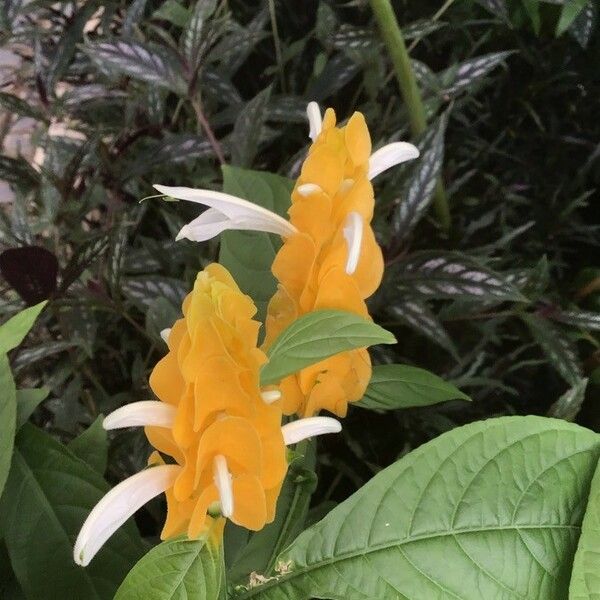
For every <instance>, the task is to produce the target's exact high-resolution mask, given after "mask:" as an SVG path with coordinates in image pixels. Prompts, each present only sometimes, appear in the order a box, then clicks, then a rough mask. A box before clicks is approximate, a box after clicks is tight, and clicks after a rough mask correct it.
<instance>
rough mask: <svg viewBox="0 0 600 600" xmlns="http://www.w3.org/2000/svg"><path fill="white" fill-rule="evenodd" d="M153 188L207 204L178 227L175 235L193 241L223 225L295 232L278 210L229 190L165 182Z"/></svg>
mask: <svg viewBox="0 0 600 600" xmlns="http://www.w3.org/2000/svg"><path fill="white" fill-rule="evenodd" d="M154 188H155V189H156V190H158V191H159V192H160V193H161V194H165V195H166V196H170V197H172V198H177V199H178V200H188V201H189V202H196V203H198V204H203V205H204V206H208V207H209V209H208V210H206V211H204V212H203V213H202V214H201V215H200V216H199V217H198V218H196V219H194V220H193V221H192V222H190V223H188V224H187V225H184V226H183V227H182V229H181V231H180V232H179V234H178V235H177V239H178V240H180V239H182V238H187V239H188V240H192V241H194V242H204V241H206V240H209V239H211V238H213V237H215V236H217V235H219V234H220V233H221V232H223V231H225V230H227V229H239V230H251V231H264V232H266V233H276V234H278V235H280V236H282V237H289V236H291V235H293V234H295V233H297V229H296V228H295V227H294V226H293V225H292V224H291V223H289V222H288V221H286V220H285V219H284V218H282V217H280V216H279V215H278V214H275V213H274V212H272V211H270V210H267V209H266V208H263V207H262V206H258V205H257V204H254V203H252V202H248V200H244V199H243V198H237V197H236V196H232V195H231V194H225V193H223V192H215V191H213V190H201V189H194V188H188V187H170V186H166V185H155V186H154Z"/></svg>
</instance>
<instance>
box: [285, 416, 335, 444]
mask: <svg viewBox="0 0 600 600" xmlns="http://www.w3.org/2000/svg"><path fill="white" fill-rule="evenodd" d="M341 430H342V424H341V423H340V422H339V421H337V420H336V419H333V418H332V417H307V418H306V419H298V420H297V421H292V422H291V423H287V424H286V425H284V426H283V427H282V428H281V431H282V433H283V441H284V442H285V445H286V446H289V445H290V444H296V443H298V442H301V441H302V440H305V439H306V438H309V437H313V436H315V435H323V434H324V433H339V432H340V431H341Z"/></svg>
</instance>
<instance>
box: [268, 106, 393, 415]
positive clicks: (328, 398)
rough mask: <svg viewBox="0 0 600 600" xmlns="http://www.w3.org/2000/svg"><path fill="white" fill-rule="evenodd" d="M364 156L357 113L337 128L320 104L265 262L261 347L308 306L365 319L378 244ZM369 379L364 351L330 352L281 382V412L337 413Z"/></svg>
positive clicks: (377, 276)
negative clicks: (314, 131) (353, 221)
mask: <svg viewBox="0 0 600 600" xmlns="http://www.w3.org/2000/svg"><path fill="white" fill-rule="evenodd" d="M370 155H371V138H370V136H369V130H368V128H367V125H366V123H365V119H364V117H363V115H362V114H360V113H354V114H353V115H352V117H351V118H350V120H349V121H348V124H347V125H346V126H345V127H341V128H340V127H336V117H335V113H334V112H333V110H332V109H327V111H326V113H325V116H324V119H323V128H322V131H321V133H320V135H319V136H318V137H317V139H316V140H315V142H314V143H313V144H312V146H311V147H310V150H309V153H308V157H307V158H306V160H305V162H304V164H303V166H302V171H301V174H300V177H299V178H298V181H297V182H296V185H295V187H294V191H293V193H292V206H291V208H290V210H289V216H290V222H291V223H292V225H294V226H295V227H296V229H297V230H298V233H296V234H295V235H292V236H290V237H288V238H286V239H285V241H284V243H283V246H282V247H281V249H280V251H279V253H278V254H277V256H276V258H275V261H274V263H273V274H274V275H275V277H276V278H277V280H278V282H279V285H278V290H277V292H276V293H275V295H274V297H273V298H272V299H271V301H270V303H269V308H268V314H267V320H266V331H267V334H266V339H265V346H266V347H268V346H269V345H270V344H271V343H272V342H273V340H274V339H275V338H276V337H277V335H279V333H281V331H282V330H283V329H285V327H287V326H288V325H289V324H290V323H291V322H292V321H294V320H295V319H296V318H297V317H299V316H300V315H304V314H306V313H308V312H311V311H314V310H318V309H323V308H333V309H341V310H347V311H350V312H353V313H357V314H359V315H361V316H363V317H368V316H369V313H368V310H367V306H366V304H365V299H366V298H368V297H369V296H370V295H371V294H373V293H374V292H375V290H376V289H377V288H378V287H379V284H380V283H381V278H382V276H383V257H382V254H381V249H380V248H379V246H378V244H377V242H376V240H375V236H374V234H373V230H372V229H371V227H370V225H369V224H370V222H371V219H372V217H373V208H374V197H373V187H372V185H371V182H370V181H369V177H368V173H369V157H370ZM307 184H309V185H307ZM352 212H356V213H358V214H359V215H360V216H361V217H362V219H363V225H364V228H363V235H362V242H361V248H360V259H359V262H358V266H357V268H356V270H355V271H354V272H353V273H352V274H347V272H346V262H347V259H348V243H347V241H346V239H345V237H344V227H345V226H346V224H347V219H348V216H349V215H350V213H352ZM370 377H371V362H370V358H369V354H368V352H367V350H366V349H359V350H352V351H349V352H344V353H343V354H338V355H336V356H333V357H331V358H328V359H326V360H324V361H321V362H320V363H318V364H316V365H313V366H312V367H309V368H307V369H304V370H303V371H302V372H301V373H299V374H296V375H292V376H290V377H287V378H286V379H285V380H283V381H282V383H281V391H282V393H283V400H282V408H283V411H284V413H286V414H293V413H298V414H299V415H301V416H311V415H314V414H316V413H318V412H319V411H320V410H321V409H325V410H328V411H330V412H332V413H335V414H337V415H339V416H341V417H343V416H345V414H346V412H347V409H348V403H349V402H354V401H356V400H359V399H360V398H361V397H362V396H363V394H364V392H365V389H366V387H367V384H368V382H369V379H370Z"/></svg>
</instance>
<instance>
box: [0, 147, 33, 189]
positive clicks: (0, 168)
mask: <svg viewBox="0 0 600 600" xmlns="http://www.w3.org/2000/svg"><path fill="white" fill-rule="evenodd" d="M0 179H1V180H3V181H6V182H7V183H10V184H12V185H15V186H17V187H19V188H22V189H29V188H32V187H34V186H36V185H37V184H38V183H39V180H40V176H39V174H38V173H37V171H35V170H34V169H33V168H32V167H31V165H30V164H29V163H28V162H27V161H26V160H25V159H24V158H20V157H19V158H12V157H10V156H3V155H0Z"/></svg>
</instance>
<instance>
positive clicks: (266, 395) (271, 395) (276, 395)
mask: <svg viewBox="0 0 600 600" xmlns="http://www.w3.org/2000/svg"><path fill="white" fill-rule="evenodd" d="M260 395H261V396H262V399H263V400H264V401H265V402H266V403H267V404H273V402H277V400H279V399H280V398H281V392H280V391H279V390H266V391H265V392H261V393H260Z"/></svg>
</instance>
